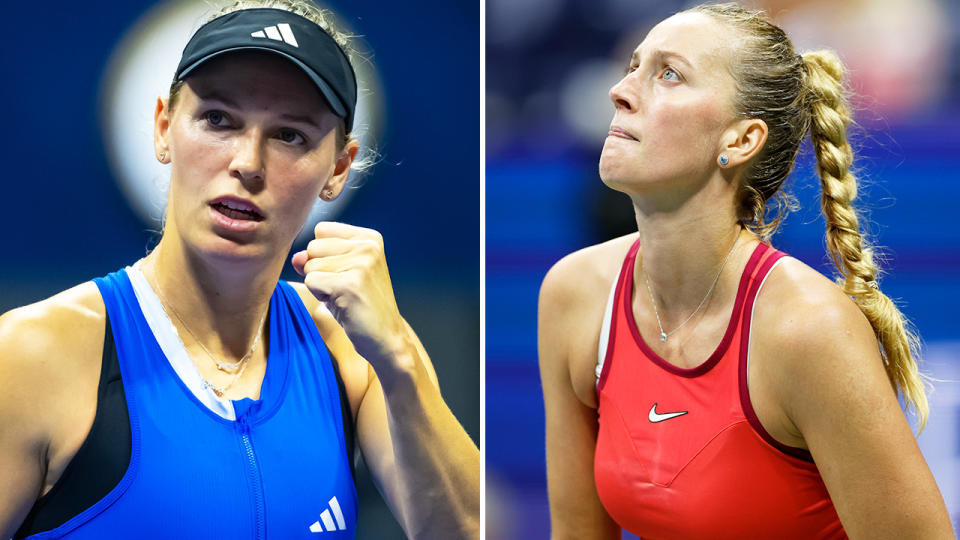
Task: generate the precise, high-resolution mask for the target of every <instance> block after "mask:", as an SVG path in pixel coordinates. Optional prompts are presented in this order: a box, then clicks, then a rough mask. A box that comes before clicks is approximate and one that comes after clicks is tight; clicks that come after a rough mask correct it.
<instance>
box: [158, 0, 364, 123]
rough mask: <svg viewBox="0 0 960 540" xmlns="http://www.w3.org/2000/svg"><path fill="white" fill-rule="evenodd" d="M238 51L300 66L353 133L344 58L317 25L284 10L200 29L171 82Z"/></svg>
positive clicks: (352, 82) (352, 93)
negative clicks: (257, 52)
mask: <svg viewBox="0 0 960 540" xmlns="http://www.w3.org/2000/svg"><path fill="white" fill-rule="evenodd" d="M241 50H260V51H269V52H273V53H276V54H279V55H281V56H284V57H286V58H287V59H288V60H290V61H291V62H293V63H294V64H296V65H297V66H299V67H300V68H301V69H303V71H304V72H306V74H307V76H309V77H310V79H311V80H312V81H313V82H314V84H316V85H317V89H318V90H320V93H321V94H322V95H323V97H324V98H325V99H326V100H327V103H328V104H329V105H330V109H331V110H332V111H333V112H334V114H336V115H337V116H339V117H341V118H343V119H344V123H345V125H346V130H347V133H350V131H351V130H352V129H353V114H354V111H355V110H356V106H357V78H356V75H355V74H354V72H353V68H352V67H351V66H350V61H349V60H348V59H347V55H346V54H345V53H344V52H343V49H341V48H340V45H338V44H337V42H336V41H335V40H334V39H333V38H332V37H331V36H330V34H328V33H326V32H325V31H324V30H323V28H320V26H318V25H317V24H316V23H314V22H313V21H311V20H309V19H306V18H304V17H301V16H300V15H297V14H295V13H290V12H289V11H284V10H282V9H272V8H254V9H243V10H240V11H234V12H233V13H227V14H226V15H223V16H221V17H217V18H216V19H214V20H212V21H210V22H208V23H207V24H205V25H203V26H201V27H200V28H199V29H198V30H197V31H196V32H195V33H194V34H193V37H191V38H190V41H189V42H188V43H187V46H186V47H184V49H183V56H181V58H180V65H179V66H177V73H176V75H175V76H174V80H177V81H181V80H183V79H184V78H185V77H187V76H188V75H189V74H190V73H191V72H193V71H194V70H195V69H197V67H199V66H200V65H202V64H203V63H204V62H206V61H207V60H210V59H211V58H215V57H217V56H219V55H221V54H224V53H228V52H232V51H241Z"/></svg>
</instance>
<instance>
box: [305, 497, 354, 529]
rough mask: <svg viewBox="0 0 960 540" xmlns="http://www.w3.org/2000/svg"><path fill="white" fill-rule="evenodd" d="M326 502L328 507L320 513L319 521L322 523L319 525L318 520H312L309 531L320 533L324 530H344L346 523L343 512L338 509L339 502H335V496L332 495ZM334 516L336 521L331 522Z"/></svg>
mask: <svg viewBox="0 0 960 540" xmlns="http://www.w3.org/2000/svg"><path fill="white" fill-rule="evenodd" d="M327 504H328V505H330V508H329V509H326V510H324V511H323V512H321V513H320V521H322V522H323V525H322V526H321V525H320V521H314V522H313V525H310V532H315V533H320V532H324V531H343V530H346V528H347V524H346V522H345V521H344V520H343V512H342V511H341V510H340V503H339V502H337V497H336V496H334V497H333V498H332V499H330V501H329V502H328V503H327ZM330 510H333V516H332V517H331V516H330ZM334 518H336V519H337V522H336V523H334V522H333V519H334Z"/></svg>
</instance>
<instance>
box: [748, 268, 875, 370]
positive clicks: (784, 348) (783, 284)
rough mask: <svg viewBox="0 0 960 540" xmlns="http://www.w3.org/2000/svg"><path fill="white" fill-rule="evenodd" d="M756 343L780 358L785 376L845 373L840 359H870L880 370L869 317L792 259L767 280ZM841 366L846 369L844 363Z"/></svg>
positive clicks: (759, 303)
mask: <svg viewBox="0 0 960 540" xmlns="http://www.w3.org/2000/svg"><path fill="white" fill-rule="evenodd" d="M753 326H754V335H753V337H754V339H756V340H757V341H758V345H759V346H761V347H764V348H767V349H768V350H770V351H774V350H775V351H777V353H776V354H768V355H764V356H765V357H769V358H772V359H775V360H776V362H777V367H778V369H779V370H780V371H781V372H782V373H793V374H795V375H801V374H813V373H814V372H817V371H824V372H826V373H829V372H834V371H835V370H836V369H839V368H842V365H840V364H838V362H837V361H836V360H835V359H832V358H835V357H836V356H837V355H843V356H845V357H847V358H849V357H854V356H856V357H858V358H866V357H869V358H872V359H873V360H876V361H877V366H882V361H881V357H880V352H879V349H878V345H877V339H876V335H875V334H874V332H873V328H872V327H871V325H870V322H869V321H868V320H867V317H866V316H865V315H864V314H863V312H862V311H861V310H860V307H859V306H858V305H857V304H856V302H854V300H853V298H851V297H850V296H847V295H846V293H844V292H843V289H841V288H840V287H839V286H838V285H837V284H836V283H834V282H833V281H832V280H830V279H829V278H828V277H826V276H824V275H823V274H821V273H820V272H819V271H817V270H816V269H814V268H811V267H810V266H808V265H806V264H805V263H803V262H802V261H799V260H797V259H795V258H793V257H785V258H784V259H783V260H782V261H781V262H780V263H779V264H778V265H777V266H776V267H775V268H774V269H773V270H772V271H771V272H770V274H769V275H768V277H767V280H766V282H765V283H764V285H763V288H762V289H761V291H760V294H759V296H758V297H757V300H756V305H755V308H754V325H753ZM841 364H842V363H841Z"/></svg>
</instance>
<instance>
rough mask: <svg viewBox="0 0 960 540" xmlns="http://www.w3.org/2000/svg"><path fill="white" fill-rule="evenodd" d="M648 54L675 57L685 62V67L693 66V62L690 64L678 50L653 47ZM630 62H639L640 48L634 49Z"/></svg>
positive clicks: (658, 56) (655, 56)
mask: <svg viewBox="0 0 960 540" xmlns="http://www.w3.org/2000/svg"><path fill="white" fill-rule="evenodd" d="M650 54H651V56H653V57H654V58H676V59H677V60H680V61H681V62H683V63H684V64H686V65H687V67H690V68H692V67H693V64H692V63H691V62H690V61H689V60H687V59H686V57H685V56H683V55H682V54H680V53H678V52H673V51H665V50H662V49H654V50H653V51H652V52H651V53H650ZM630 62H631V63H633V64H639V63H640V50H639V49H638V50H636V51H633V56H631V57H630Z"/></svg>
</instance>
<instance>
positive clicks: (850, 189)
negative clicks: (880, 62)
mask: <svg viewBox="0 0 960 540" xmlns="http://www.w3.org/2000/svg"><path fill="white" fill-rule="evenodd" d="M689 11H691V12H695V13H703V14H707V15H709V16H711V17H714V18H715V19H717V20H719V21H721V22H724V23H726V24H728V25H730V26H732V27H734V28H736V29H737V30H740V31H741V32H742V35H743V36H744V39H743V41H742V42H741V43H740V44H739V47H735V49H736V50H735V58H734V60H733V62H732V64H731V74H732V75H733V78H734V80H735V84H736V92H737V95H736V103H735V107H736V110H737V114H738V115H739V116H740V117H742V118H759V119H761V120H763V121H764V122H766V124H767V127H768V130H769V134H768V138H767V142H766V144H765V146H764V147H763V149H762V150H761V151H760V153H759V154H758V155H757V157H756V158H755V159H754V161H753V163H751V165H750V166H749V167H748V169H747V170H746V171H745V172H744V175H743V179H742V182H741V185H740V186H739V192H738V198H737V200H738V205H739V206H738V217H739V218H740V219H741V222H742V223H744V225H745V226H746V227H747V228H748V229H749V230H751V231H752V232H754V233H756V234H758V235H759V236H760V237H761V238H762V239H763V240H764V241H769V238H770V237H771V236H772V235H773V233H774V232H776V229H777V227H778V226H779V224H780V222H781V220H782V218H783V217H784V216H785V214H786V212H787V211H789V210H791V209H794V208H795V207H796V200H795V199H794V198H793V197H792V196H790V195H789V194H787V193H785V192H784V190H782V189H781V186H782V185H783V182H784V180H786V178H787V176H788V175H789V174H790V171H791V169H792V168H793V164H794V161H795V160H796V156H797V152H798V151H799V148H800V143H801V141H802V140H803V138H804V137H805V136H806V134H807V133H808V132H809V133H810V140H811V143H812V145H813V149H814V152H815V154H816V158H817V170H818V172H819V175H820V184H821V187H822V191H823V195H822V199H821V207H822V209H823V214H824V216H825V218H826V224H827V232H826V239H827V249H828V250H829V253H830V256H831V258H832V260H833V263H834V265H835V266H836V268H837V270H839V272H840V274H841V275H840V277H838V278H837V279H836V282H837V285H838V286H839V287H840V288H842V289H843V291H844V293H846V294H847V295H849V296H851V297H852V298H853V299H854V301H855V302H856V303H857V305H858V306H859V307H860V311H862V312H863V314H864V315H865V316H866V318H867V320H868V321H869V322H870V325H871V326H872V327H873V331H874V334H875V335H876V336H877V340H878V342H879V346H880V349H881V353H882V355H883V360H884V367H885V368H886V372H887V376H888V377H889V379H890V382H891V384H892V385H893V387H894V389H895V390H896V391H897V392H898V393H899V394H900V395H901V396H902V397H903V399H904V402H905V403H906V404H907V405H908V406H911V407H913V409H914V410H915V411H916V414H917V418H918V421H919V430H918V432H919V431H922V430H923V427H924V426H925V425H926V423H927V417H928V416H929V406H928V404H927V396H926V390H927V385H926V382H925V380H924V376H923V375H922V374H921V373H920V371H919V369H918V367H917V360H916V359H917V358H919V355H920V339H919V337H918V335H917V333H916V332H915V331H914V330H913V329H912V328H911V325H910V323H909V321H908V320H907V319H906V317H905V316H904V315H903V313H901V312H900V310H899V309H898V308H897V306H896V304H895V303H894V302H893V301H892V300H891V299H890V298H889V297H887V296H886V295H885V294H883V293H882V292H880V290H879V288H878V287H876V279H877V277H878V275H879V274H880V272H881V271H880V268H879V267H878V265H877V263H876V262H875V260H874V255H875V248H874V247H873V246H871V245H870V243H869V242H868V241H867V240H866V239H865V238H864V236H863V234H861V232H860V221H861V218H860V216H859V215H858V212H857V210H856V209H855V208H854V206H853V200H854V199H856V197H857V178H856V176H854V174H853V173H852V172H851V170H850V167H851V165H852V164H853V149H852V148H851V146H850V142H849V141H848V140H847V128H848V127H849V126H850V124H851V123H852V122H853V118H852V113H851V110H850V105H849V102H848V98H847V92H846V89H845V88H844V83H843V81H844V67H843V64H842V63H841V61H840V58H839V57H838V56H837V55H836V53H834V52H832V51H829V50H820V51H813V52H806V53H804V54H803V55H797V54H796V53H795V52H794V50H793V45H792V44H791V42H790V39H789V38H788V37H787V35H786V34H785V33H784V31H783V30H782V29H780V28H778V27H777V26H775V25H773V24H771V23H770V22H769V21H768V20H766V19H765V18H764V15H763V12H761V11H751V10H747V9H744V8H742V7H740V6H739V5H737V4H733V3H727V4H711V5H701V6H697V7H695V8H692V9H691V10H689ZM774 196H775V197H777V203H778V204H777V206H778V212H777V215H776V217H775V218H774V219H773V220H772V221H770V222H767V221H766V214H767V211H766V203H767V200H769V199H770V198H771V197H774Z"/></svg>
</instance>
